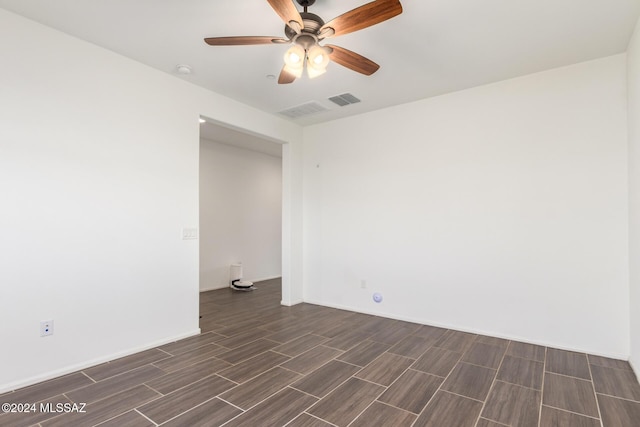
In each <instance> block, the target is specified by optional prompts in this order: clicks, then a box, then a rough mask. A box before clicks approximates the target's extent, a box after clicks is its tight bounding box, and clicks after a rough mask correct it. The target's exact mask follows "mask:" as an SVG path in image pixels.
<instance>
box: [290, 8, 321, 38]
mask: <svg viewBox="0 0 640 427" xmlns="http://www.w3.org/2000/svg"><path fill="white" fill-rule="evenodd" d="M300 16H301V17H302V23H303V24H304V28H303V29H302V33H303V34H304V33H307V34H313V35H316V34H318V31H319V30H320V28H322V26H323V25H324V21H323V20H322V18H320V17H319V16H318V15H316V14H314V13H308V12H301V13H300ZM284 33H285V35H286V36H287V38H289V39H292V38H293V37H295V36H296V32H295V31H294V30H293V29H292V28H291V27H290V26H288V25H285V27H284Z"/></svg>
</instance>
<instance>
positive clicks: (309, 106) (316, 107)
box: [278, 101, 328, 119]
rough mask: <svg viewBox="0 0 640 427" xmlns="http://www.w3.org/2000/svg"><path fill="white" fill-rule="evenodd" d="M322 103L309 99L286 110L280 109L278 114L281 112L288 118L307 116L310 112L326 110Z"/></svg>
mask: <svg viewBox="0 0 640 427" xmlns="http://www.w3.org/2000/svg"><path fill="white" fill-rule="evenodd" d="M327 110H328V108H326V107H325V106H324V105H322V104H320V103H318V102H315V101H311V102H307V103H306V104H302V105H298V106H297V107H292V108H289V109H287V110H283V111H280V112H279V113H278V114H282V115H283V116H287V117H289V118H290V119H297V118H298V117H302V116H308V115H310V114H315V113H319V112H321V111H327Z"/></svg>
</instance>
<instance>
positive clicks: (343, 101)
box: [329, 93, 360, 107]
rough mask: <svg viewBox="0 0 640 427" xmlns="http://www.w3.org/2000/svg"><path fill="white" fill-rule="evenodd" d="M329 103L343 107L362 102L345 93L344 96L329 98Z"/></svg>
mask: <svg viewBox="0 0 640 427" xmlns="http://www.w3.org/2000/svg"><path fill="white" fill-rule="evenodd" d="M329 101H331V102H333V103H335V104H338V105H339V106H341V107H344V106H345V105H350V104H357V103H358V102H360V100H359V99H358V98H356V97H355V96H353V95H352V94H350V93H343V94H342V95H336V96H332V97H331V98H329Z"/></svg>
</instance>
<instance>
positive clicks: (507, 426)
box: [476, 415, 511, 427]
mask: <svg viewBox="0 0 640 427" xmlns="http://www.w3.org/2000/svg"><path fill="white" fill-rule="evenodd" d="M480 420H487V421H489V422H490V423H494V424H498V425H501V426H504V427H511V426H510V425H509V424H504V423H501V422H498V421H495V420H491V419H489V418H484V417H483V416H482V415H480V416H479V417H478V421H476V426H477V425H478V423H479V422H480Z"/></svg>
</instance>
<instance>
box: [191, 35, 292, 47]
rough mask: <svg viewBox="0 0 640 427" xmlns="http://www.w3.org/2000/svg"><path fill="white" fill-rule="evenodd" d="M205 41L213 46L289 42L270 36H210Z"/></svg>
mask: <svg viewBox="0 0 640 427" xmlns="http://www.w3.org/2000/svg"><path fill="white" fill-rule="evenodd" d="M204 41H205V43H207V44H208V45H211V46H242V45H253V44H271V43H288V42H289V41H288V40H287V39H283V38H281V37H268V36H264V37H263V36H238V37H208V38H206V39H204Z"/></svg>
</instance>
